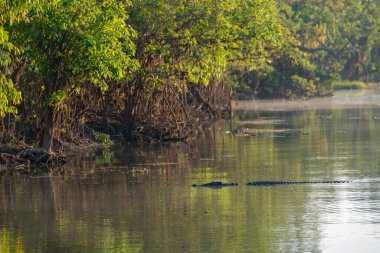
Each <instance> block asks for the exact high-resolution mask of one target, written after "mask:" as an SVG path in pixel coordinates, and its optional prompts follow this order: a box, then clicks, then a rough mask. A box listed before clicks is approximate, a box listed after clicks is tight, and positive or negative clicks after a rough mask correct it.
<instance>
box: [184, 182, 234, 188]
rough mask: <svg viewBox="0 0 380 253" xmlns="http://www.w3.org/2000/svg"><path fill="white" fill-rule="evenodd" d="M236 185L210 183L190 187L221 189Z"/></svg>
mask: <svg viewBox="0 0 380 253" xmlns="http://www.w3.org/2000/svg"><path fill="white" fill-rule="evenodd" d="M236 185H238V184H237V183H223V182H210V183H206V184H192V185H191V186H192V187H210V188H221V187H224V186H236Z"/></svg>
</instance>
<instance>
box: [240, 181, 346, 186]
mask: <svg viewBox="0 0 380 253" xmlns="http://www.w3.org/2000/svg"><path fill="white" fill-rule="evenodd" d="M351 182H352V181H351V180H333V181H253V182H248V183H246V185H248V186H271V185H289V184H345V183H351Z"/></svg>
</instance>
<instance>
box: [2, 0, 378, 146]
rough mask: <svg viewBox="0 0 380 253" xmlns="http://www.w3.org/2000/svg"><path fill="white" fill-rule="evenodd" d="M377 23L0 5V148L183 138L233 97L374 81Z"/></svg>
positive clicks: (5, 0)
mask: <svg viewBox="0 0 380 253" xmlns="http://www.w3.org/2000/svg"><path fill="white" fill-rule="evenodd" d="M379 16H380V3H379V2H378V1H371V0H360V1H359V0H344V1H343V0H342V1H336V0H323V1H322V0H310V1H301V0H298V1H295V0H286V1H280V0H278V1H275V0H218V1H215V0H199V1H188V0H186V1H185V0H133V1H128V0H54V1H52V0H0V70H1V72H0V119H1V122H0V143H14V142H18V143H21V142H23V143H27V144H29V145H33V146H35V147H42V148H43V149H45V150H46V151H47V152H49V153H50V152H51V151H52V150H59V148H60V147H61V146H62V143H63V142H73V143H75V142H78V143H79V142H80V141H81V140H83V139H84V138H89V137H90V136H92V137H93V138H100V139H102V138H103V137H104V136H103V135H101V133H108V134H110V135H114V136H120V138H122V139H138V140H152V139H158V140H184V139H186V138H188V137H189V136H191V135H192V134H194V131H195V126H196V125H197V122H199V121H202V119H204V118H213V117H220V116H228V114H229V112H230V109H231V104H230V103H231V100H232V99H233V96H234V95H233V94H234V91H238V92H244V93H251V94H253V95H254V96H258V97H289V98H292V97H301V96H315V95H324V94H327V93H329V92H330V91H331V83H332V81H333V80H339V79H347V80H364V81H368V82H369V81H370V82H378V81H379V79H380V73H379V71H378V70H379V64H380V40H379V35H380V33H379V25H380V17H379ZM99 136H100V137H99ZM102 136H103V137H102ZM103 139H107V138H105V137H104V138H103Z"/></svg>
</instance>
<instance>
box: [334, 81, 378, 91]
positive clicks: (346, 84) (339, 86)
mask: <svg viewBox="0 0 380 253" xmlns="http://www.w3.org/2000/svg"><path fill="white" fill-rule="evenodd" d="M378 86H379V85H378V84H376V83H364V82H360V81H336V82H333V83H332V87H333V89H334V90H358V89H375V88H378Z"/></svg>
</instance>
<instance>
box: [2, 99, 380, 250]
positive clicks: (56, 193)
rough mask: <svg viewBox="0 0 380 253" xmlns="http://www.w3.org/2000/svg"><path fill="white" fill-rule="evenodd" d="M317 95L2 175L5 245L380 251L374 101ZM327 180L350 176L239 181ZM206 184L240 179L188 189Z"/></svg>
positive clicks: (379, 153)
mask: <svg viewBox="0 0 380 253" xmlns="http://www.w3.org/2000/svg"><path fill="white" fill-rule="evenodd" d="M323 100H329V101H330V102H329V103H330V104H331V105H332V106H328V105H323V106H321V102H320V101H323ZM351 100H352V101H356V102H354V103H353V104H355V103H356V105H350V106H347V108H343V107H342V106H335V105H337V104H343V103H346V104H347V101H351ZM313 101H314V100H313ZM313 101H308V102H307V103H309V104H310V106H307V107H304V108H300V107H298V108H295V107H294V102H289V105H288V104H287V103H284V102H282V103H284V105H287V106H289V107H287V106H286V107H285V106H283V105H281V106H282V107H283V108H286V109H283V110H274V109H273V110H272V109H271V108H270V107H265V108H268V110H264V109H263V108H256V109H255V110H252V108H253V107H254V106H255V105H254V104H252V105H250V107H246V105H241V107H240V108H238V110H237V111H236V113H235V116H234V120H233V121H232V122H231V123H229V122H217V123H215V125H214V126H213V127H211V128H210V129H206V130H205V133H204V134H205V135H204V137H202V138H201V139H200V140H199V141H197V142H196V143H192V144H184V143H171V144H140V145H132V144H131V145H127V146H126V147H119V148H117V149H116V150H114V151H109V150H108V151H102V152H100V153H99V154H94V155H91V156H89V157H86V158H81V159H80V160H79V161H77V162H76V163H73V164H71V165H69V166H66V167H65V168H64V170H62V171H59V172H57V171H55V172H54V171H53V172H52V173H51V174H50V175H46V176H44V177H38V178H33V177H25V176H20V177H13V178H7V177H2V178H0V252H205V251H209V252H378V249H377V248H378V247H377V246H378V245H380V226H379V225H380V216H379V215H378V213H379V212H380V170H379V167H380V135H378V129H379V128H380V120H379V118H380V106H379V105H378V102H377V101H380V96H379V95H374V94H361V95H357V94H347V93H343V94H340V95H337V96H336V97H334V98H323V99H321V100H315V101H314V102H313ZM358 101H365V102H363V103H359V102H358ZM368 101H371V102H368ZM272 102H273V101H272ZM260 103H268V102H260ZM313 103H315V106H313ZM333 105H334V106H333ZM268 106H269V104H268ZM272 106H273V107H272V108H276V106H277V105H276V104H272ZM301 109H302V110H301ZM263 129H265V131H264V130H263ZM285 130H291V131H285ZM231 133H232V134H231ZM248 133H250V134H248ZM252 133H255V134H252ZM295 133H296V134H295ZM334 179H335V180H345V179H353V180H354V182H353V183H350V184H336V185H335V184H328V185H327V184H326V185H324V184H317V185H277V186H268V187H248V186H245V185H244V182H249V181H255V180H292V181H308V180H310V181H311V180H313V181H316V180H334ZM209 181H225V182H227V181H228V182H237V183H239V186H237V187H228V188H222V189H209V188H200V189H198V188H193V187H191V186H190V185H191V184H193V183H205V182H209Z"/></svg>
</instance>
